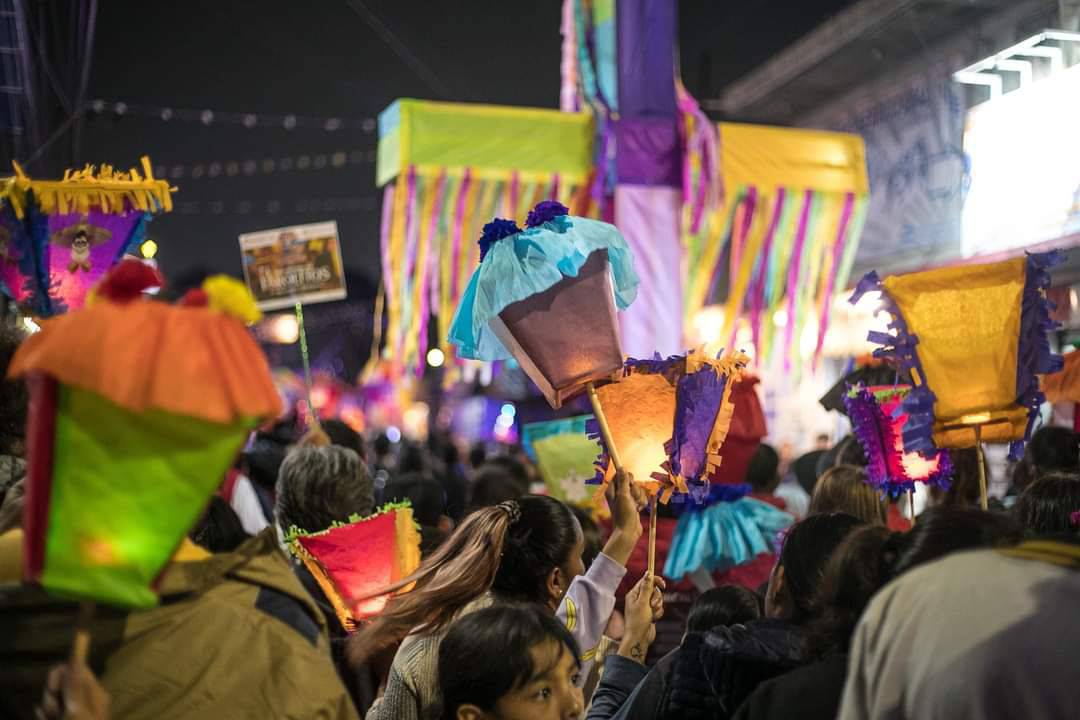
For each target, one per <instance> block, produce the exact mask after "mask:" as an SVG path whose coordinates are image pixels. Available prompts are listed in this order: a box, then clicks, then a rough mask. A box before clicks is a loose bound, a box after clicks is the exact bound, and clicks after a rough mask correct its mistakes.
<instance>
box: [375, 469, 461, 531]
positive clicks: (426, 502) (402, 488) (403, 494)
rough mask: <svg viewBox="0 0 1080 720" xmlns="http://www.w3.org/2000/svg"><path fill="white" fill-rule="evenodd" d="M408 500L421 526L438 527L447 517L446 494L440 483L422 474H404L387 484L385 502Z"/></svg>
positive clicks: (384, 493)
mask: <svg viewBox="0 0 1080 720" xmlns="http://www.w3.org/2000/svg"><path fill="white" fill-rule="evenodd" d="M403 500H408V501H409V503H410V504H411V505H412V511H413V517H414V518H416V522H418V523H420V524H421V525H438V524H439V520H440V519H441V518H442V517H443V516H444V515H446V492H445V491H444V490H443V487H442V485H440V484H439V481H438V480H436V479H435V478H433V477H431V476H430V475H424V474H422V473H402V474H401V475H398V476H397V477H394V478H393V479H391V480H390V481H389V482H388V483H386V488H385V489H384V490H383V502H401V501H403Z"/></svg>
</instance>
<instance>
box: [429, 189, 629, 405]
mask: <svg viewBox="0 0 1080 720" xmlns="http://www.w3.org/2000/svg"><path fill="white" fill-rule="evenodd" d="M567 212H568V210H567V208H566V207H565V206H563V205H561V204H560V203H557V202H553V201H547V202H541V203H539V204H538V205H537V206H536V207H535V208H534V209H533V210H532V211H531V212H530V213H529V218H528V221H527V228H526V229H525V230H520V229H519V228H517V226H516V225H514V223H513V222H511V221H506V220H499V219H496V220H495V221H493V222H491V223H489V224H488V225H486V226H485V228H484V230H485V232H484V235H482V236H481V238H480V248H481V253H482V257H483V260H482V261H481V262H480V266H479V267H478V268H477V269H476V271H475V272H474V273H473V276H472V278H471V279H470V281H469V285H468V287H467V288H466V289H465V292H464V293H463V294H462V298H461V305H460V306H459V307H458V310H457V313H456V314H455V316H454V320H453V322H452V323H451V326H450V341H451V342H452V343H453V344H454V345H456V346H457V349H458V350H457V352H458V356H459V357H462V358H470V359H477V360H504V359H509V358H511V357H513V358H514V359H515V360H517V362H518V364H519V365H520V366H521V368H522V369H523V370H524V371H525V373H526V374H527V375H528V376H529V378H530V379H532V381H533V382H534V383H535V384H536V386H537V387H538V388H540V391H541V392H542V393H543V394H544V397H546V398H547V400H548V402H549V403H550V404H551V406H552V407H553V408H558V407H561V406H562V403H563V401H564V400H566V399H567V398H568V397H571V396H573V395H574V394H576V393H578V392H580V391H582V390H583V389H585V387H586V386H587V385H589V384H590V383H593V382H595V381H597V380H602V379H608V378H611V377H613V376H615V375H617V374H618V373H619V371H620V370H621V368H622V362H623V355H622V348H621V345H620V342H619V327H618V322H617V320H616V317H615V310H616V307H618V308H619V309H620V310H621V309H625V308H626V307H628V306H629V305H630V303H631V302H633V300H634V297H635V295H636V292H637V286H638V279H637V275H636V274H635V273H634V267H633V258H632V257H631V256H630V252H629V249H628V248H627V246H626V241H625V240H623V238H622V235H621V234H620V233H619V231H618V230H617V229H616V228H615V227H614V226H613V225H609V224H607V223H603V222H599V221H596V220H589V219H587V218H580V217H572V216H570V215H568V214H567Z"/></svg>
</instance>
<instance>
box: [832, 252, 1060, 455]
mask: <svg viewBox="0 0 1080 720" xmlns="http://www.w3.org/2000/svg"><path fill="white" fill-rule="evenodd" d="M1060 260H1061V255H1060V253H1058V252H1056V251H1054V252H1049V253H1039V254H1029V255H1027V256H1026V257H1023V258H1017V259H1015V260H1007V261H1004V262H999V263H990V264H984V265H963V266H958V267H951V268H943V269H940V270H930V271H926V272H920V273H912V274H910V275H901V276H896V277H889V278H886V279H885V280H884V281H881V280H880V279H879V278H878V276H877V274H876V273H874V272H871V273H868V274H867V275H866V276H865V277H864V278H863V279H862V280H861V281H860V282H859V285H858V286H857V288H856V291H855V294H854V295H853V296H852V302H857V301H858V299H859V298H860V297H862V295H863V294H865V293H866V292H869V291H871V290H878V291H881V293H882V302H883V304H884V307H885V309H886V310H887V311H888V312H889V313H890V315H891V316H892V322H891V323H890V325H889V330H890V331H891V332H888V333H879V332H873V333H870V336H869V339H870V341H871V342H874V343H877V344H879V345H881V346H882V347H881V348H879V349H878V350H876V351H875V355H877V356H879V357H889V358H892V359H894V360H895V361H896V362H897V363H898V364H899V366H900V368H901V370H902V371H903V373H904V374H905V375H908V376H910V378H911V381H912V383H913V385H914V388H913V389H912V391H911V392H910V393H909V394H908V395H907V397H906V398H905V399H904V401H903V405H902V407H903V411H904V412H906V413H908V420H907V422H906V423H905V424H904V430H903V438H904V447H905V448H906V449H907V450H908V451H916V452H919V453H921V454H923V455H924V456H926V455H928V454H931V453H933V451H934V450H935V448H964V447H973V446H975V445H976V444H977V443H976V434H975V433H974V432H973V431H972V426H973V425H976V424H977V425H979V426H980V430H979V434H980V435H981V439H982V440H984V441H986V442H999V443H1000V442H1011V443H1012V445H1011V448H1010V453H1009V455H1010V458H1013V459H1018V458H1019V457H1020V455H1021V454H1022V452H1023V443H1024V441H1025V440H1026V439H1027V438H1028V437H1030V435H1031V432H1032V430H1033V427H1034V422H1035V419H1036V418H1037V417H1038V412H1039V406H1040V405H1041V403H1042V401H1043V399H1044V396H1043V394H1042V391H1041V390H1040V389H1039V384H1038V378H1037V375H1039V374H1047V373H1053V372H1056V371H1058V370H1060V369H1061V367H1062V358H1061V356H1060V355H1055V354H1053V353H1052V352H1051V351H1050V344H1049V340H1048V338H1047V333H1048V332H1050V331H1051V330H1053V329H1055V327H1056V324H1055V323H1054V322H1053V321H1052V320H1051V319H1050V314H1049V306H1048V301H1047V300H1046V288H1047V287H1048V285H1049V283H1050V275H1049V271H1048V268H1050V267H1052V266H1053V265H1054V264H1056V263H1058V262H1060Z"/></svg>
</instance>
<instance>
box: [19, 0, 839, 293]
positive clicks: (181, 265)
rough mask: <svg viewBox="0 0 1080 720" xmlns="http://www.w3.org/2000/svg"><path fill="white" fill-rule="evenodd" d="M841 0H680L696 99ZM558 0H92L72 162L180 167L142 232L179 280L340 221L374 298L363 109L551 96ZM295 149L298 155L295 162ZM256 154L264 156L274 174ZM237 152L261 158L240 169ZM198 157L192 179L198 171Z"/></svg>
mask: <svg viewBox="0 0 1080 720" xmlns="http://www.w3.org/2000/svg"><path fill="white" fill-rule="evenodd" d="M849 2H850V0H818V1H817V2H811V1H809V0H801V1H800V0H790V1H788V2H779V1H776V0H756V1H755V2H753V3H731V2H717V1H715V0H682V2H680V23H681V33H680V36H681V45H682V47H681V50H682V71H683V76H684V80H685V82H686V83H687V86H688V87H689V89H690V91H691V92H692V93H694V95H695V96H697V97H698V98H699V99H704V98H708V97H715V96H716V95H717V94H718V93H719V91H720V89H721V88H722V87H723V86H724V84H725V83H728V82H730V81H732V80H735V79H737V78H739V77H741V76H742V75H744V74H745V73H746V72H748V71H749V70H752V69H753V68H754V67H756V66H757V65H758V64H760V63H761V62H763V61H764V60H767V59H768V58H769V56H770V55H772V54H773V53H775V52H776V51H778V50H779V49H782V48H783V47H785V46H786V45H788V44H790V43H791V42H792V41H794V40H796V39H798V38H799V37H800V36H801V35H803V34H804V33H805V32H807V31H808V30H810V29H812V28H813V27H814V26H815V25H817V24H818V23H820V22H821V21H822V20H824V19H826V18H828V17H829V16H831V15H832V14H834V13H835V12H836V11H837V10H839V9H840V8H842V7H843V6H845V5H847V4H849ZM560 6H561V2H559V1H558V0H544V1H535V2H527V1H525V0H514V1H508V0H469V2H456V3H437V2H430V1H429V2H418V1H416V0H365V1H364V2H353V3H352V4H351V5H350V3H349V2H348V1H347V0H310V1H308V2H300V3H298V2H286V1H285V0H260V2H258V3H254V2H238V1H237V0H232V1H231V2H226V1H223V0H185V1H184V2H176V3H146V2H134V1H133V0H108V1H107V2H102V3H100V14H99V19H98V33H97V39H96V45H95V53H94V58H93V66H92V74H91V82H90V92H89V97H90V98H100V99H104V100H106V101H108V102H109V104H107V105H106V111H105V112H103V113H101V114H98V115H90V116H89V118H88V120H87V123H86V126H85V139H84V145H83V151H82V157H81V158H80V160H81V161H83V162H94V163H101V162H109V163H112V164H114V165H119V166H121V167H127V166H130V165H132V164H134V163H135V162H136V161H137V159H138V157H139V155H140V154H143V153H148V154H149V155H150V156H151V158H152V159H153V162H154V165H155V166H164V167H165V168H169V169H170V172H171V169H172V168H173V167H174V166H177V165H180V166H182V168H183V172H184V174H183V175H182V176H181V177H177V178H172V177H171V176H170V177H169V179H170V180H171V181H172V182H173V184H174V185H176V186H177V187H179V190H180V191H179V192H178V193H177V194H176V196H175V201H176V203H177V211H176V212H174V213H172V214H170V215H167V216H164V217H161V218H159V219H158V220H156V221H155V223H154V225H153V226H152V228H151V235H152V237H154V238H155V239H156V240H157V241H158V242H159V245H160V248H161V249H160V253H159V261H160V263H161V265H162V268H163V269H164V271H165V272H166V273H167V275H168V276H169V277H170V278H171V279H172V280H173V282H174V284H175V283H177V282H180V283H183V282H185V277H186V276H194V275H197V274H198V273H200V272H203V271H213V272H229V273H233V274H239V272H240V265H239V253H238V250H237V239H236V238H237V235H239V234H240V233H241V232H246V231H252V230H258V229H263V228H270V227H277V226H281V225H290V224H295V223H304V222H317V221H322V220H329V219H336V220H337V222H338V225H339V228H340V232H341V238H342V244H343V252H344V256H345V263H346V266H347V269H348V270H349V272H350V276H351V277H350V279H351V280H352V285H351V286H350V295H351V296H354V297H356V299H361V298H370V297H371V296H372V295H373V294H374V287H375V285H374V283H375V282H376V281H377V278H378V267H377V257H378V255H377V247H378V224H379V196H378V194H377V191H376V189H375V187H374V162H373V160H374V156H373V151H374V149H375V147H376V140H377V137H376V132H374V131H373V130H372V129H371V128H370V125H369V126H368V128H367V129H366V130H365V127H364V125H363V123H362V121H363V120H364V119H368V118H372V119H373V118H374V117H375V116H376V115H377V114H378V112H379V111H380V110H382V109H383V108H385V107H386V106H387V105H388V104H389V103H390V102H391V101H392V100H394V99H395V98H398V97H419V98H426V99H445V100H460V101H468V102H484V103H497V104H510V105H532V106H539V107H556V106H557V102H558V91H559V51H560V44H561V38H560V36H559V20H560ZM365 8H366V9H367V10H369V11H370V12H372V13H374V15H375V16H376V17H377V18H378V20H379V21H381V23H382V24H383V26H384V27H385V28H387V29H388V30H389V31H390V32H391V33H392V34H393V36H394V38H396V40H397V41H398V42H400V44H401V45H402V46H404V47H405V48H406V51H405V53H406V55H407V56H409V58H410V60H409V61H405V60H403V59H401V58H400V57H399V56H398V55H396V54H395V53H394V51H393V50H392V49H391V47H390V45H389V44H388V43H387V41H386V40H385V39H384V38H383V37H380V34H379V33H377V32H376V31H374V30H373V29H372V28H371V27H370V26H369V24H368V23H367V22H365V17H364V14H363V13H364V9H365ZM410 64H411V65H413V66H414V67H415V66H421V69H419V70H415V69H414V67H410ZM116 101H124V102H127V103H129V104H131V105H132V106H133V107H134V106H136V105H141V106H158V107H170V108H191V109H200V110H201V109H204V108H208V109H213V110H217V111H219V112H221V111H228V112H237V113H247V112H250V113H256V114H259V113H266V114H271V115H276V116H284V115H288V114H294V115H297V116H304V117H308V116H311V117H320V118H328V117H332V118H341V119H342V120H344V121H345V122H346V123H347V124H353V127H346V128H345V129H341V130H337V131H334V132H327V131H325V130H323V129H317V128H306V127H297V128H295V129H293V130H286V129H284V128H283V127H282V124H281V122H280V120H279V121H278V122H277V124H276V126H274V127H267V126H265V123H260V124H256V126H255V128H253V129H248V128H245V127H243V126H242V125H238V124H228V123H222V122H213V123H211V124H210V125H208V126H204V125H203V124H202V123H201V122H200V121H199V120H198V119H187V120H185V119H180V118H178V117H177V116H176V115H174V117H173V118H172V119H171V120H169V121H167V122H166V121H162V120H161V119H159V118H156V117H147V116H146V115H144V114H141V113H138V112H135V111H132V112H128V113H127V114H125V115H124V116H122V117H118V116H117V115H116V114H115V113H113V112H112V111H111V103H113V102H116ZM301 124H302V123H301ZM335 154H337V158H336V163H337V165H335ZM305 156H306V157H307V158H308V161H307V169H305V170H300V169H297V165H298V164H299V162H298V161H299V160H300V158H302V157H305ZM320 156H322V160H321V163H323V165H322V167H320V168H318V169H316V165H319V164H320V160H319V158H320ZM284 158H290V159H292V160H293V168H292V169H290V170H282V169H281V165H282V163H281V161H282V159H284ZM267 160H272V161H273V163H274V164H273V170H272V171H269V172H267V171H266V170H267V169H269V163H266V162H265V161H267ZM249 161H254V163H255V165H254V167H252V166H251V165H250V163H249V165H248V167H247V168H246V171H247V172H245V167H244V164H245V163H246V162H249ZM230 162H235V163H236V165H235V166H234V167H232V168H231V169H232V171H234V172H235V174H233V175H230V174H229V172H228V171H229V169H230V168H229V163H230ZM212 163H219V167H218V170H219V174H218V175H217V176H216V177H210V176H209V175H210V172H211V171H212V168H211V164H212ZM342 163H343V164H342ZM198 165H202V166H203V168H202V170H203V174H202V177H199V178H193V177H192V175H191V171H192V169H194V168H195V167H196V166H198ZM264 165H266V166H267V167H265V168H264ZM31 171H33V169H31ZM248 173H250V174H248Z"/></svg>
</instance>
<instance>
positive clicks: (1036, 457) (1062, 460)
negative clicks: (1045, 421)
mask: <svg viewBox="0 0 1080 720" xmlns="http://www.w3.org/2000/svg"><path fill="white" fill-rule="evenodd" d="M1024 461H1025V462H1026V463H1027V464H1028V465H1029V466H1030V467H1031V470H1032V473H1031V475H1032V479H1037V478H1039V477H1041V476H1043V475H1046V474H1047V473H1051V472H1078V471H1080V434H1078V433H1076V432H1075V431H1073V430H1070V429H1069V428H1065V427H1060V426H1055V425H1048V426H1046V427H1042V428H1039V429H1038V430H1036V431H1035V434H1033V435H1032V436H1031V441H1030V442H1028V444H1027V448H1026V450H1025V453H1024Z"/></svg>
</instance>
